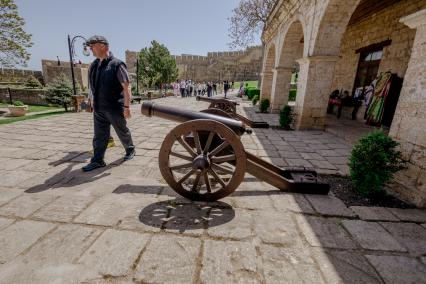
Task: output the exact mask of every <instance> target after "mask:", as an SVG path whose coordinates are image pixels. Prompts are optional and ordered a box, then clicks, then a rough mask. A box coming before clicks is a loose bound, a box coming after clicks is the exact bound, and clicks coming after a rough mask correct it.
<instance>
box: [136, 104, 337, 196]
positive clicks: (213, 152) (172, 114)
mask: <svg viewBox="0 0 426 284" xmlns="http://www.w3.org/2000/svg"><path fill="white" fill-rule="evenodd" d="M141 111H142V114H143V115H145V116H148V117H152V116H156V117H161V118H164V119H168V120H172V121H176V122H181V124H179V125H178V126H176V127H175V128H173V129H172V130H171V131H170V132H169V133H168V134H167V136H166V137H165V139H164V141H163V143H162V145H161V148H160V153H159V159H158V163H159V167H160V172H161V175H162V176H163V178H164V179H165V181H166V182H167V183H168V184H169V185H170V187H171V188H172V189H173V190H174V191H176V192H177V193H178V194H180V195H182V196H183V197H186V198H188V199H191V200H197V201H215V200H218V199H220V198H223V197H225V196H227V195H229V194H231V193H232V192H234V191H235V190H236V189H237V187H238V186H239V185H240V183H241V182H242V181H243V179H244V175H245V173H246V172H247V173H249V174H251V175H253V176H255V177H257V178H258V179H260V180H262V181H265V182H267V183H269V184H271V185H272V186H275V187H277V188H279V189H280V190H282V191H289V192H298V193H309V194H327V193H328V191H329V185H328V184H326V183H323V182H320V181H319V180H318V177H317V173H316V172H315V171H313V170H308V169H282V168H279V167H277V166H275V165H273V164H271V163H269V162H267V161H265V160H262V159H260V158H259V157H256V156H255V155H253V154H251V153H249V152H247V151H245V150H244V146H243V144H242V143H241V140H240V136H242V135H243V134H244V133H248V134H250V133H251V129H250V128H247V127H246V125H245V124H244V123H243V122H241V121H238V120H235V119H232V118H228V117H223V116H218V115H214V114H210V113H203V112H195V111H189V110H183V109H179V108H175V107H169V106H163V105H158V104H155V103H153V102H144V103H143V104H142V108H141Z"/></svg>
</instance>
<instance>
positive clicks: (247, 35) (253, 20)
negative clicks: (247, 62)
mask: <svg viewBox="0 0 426 284" xmlns="http://www.w3.org/2000/svg"><path fill="white" fill-rule="evenodd" d="M276 2H277V0H241V1H240V3H239V4H238V7H236V8H234V9H233V10H232V16H231V18H229V19H228V20H229V22H230V25H229V37H230V39H231V42H230V43H229V46H230V47H231V48H232V49H235V48H238V47H240V48H246V47H247V46H249V45H250V44H253V42H254V39H255V36H257V35H258V34H259V33H260V32H261V31H262V30H263V28H264V27H265V24H266V20H267V19H268V15H269V13H270V12H271V11H272V8H273V7H274V5H275V3H276Z"/></svg>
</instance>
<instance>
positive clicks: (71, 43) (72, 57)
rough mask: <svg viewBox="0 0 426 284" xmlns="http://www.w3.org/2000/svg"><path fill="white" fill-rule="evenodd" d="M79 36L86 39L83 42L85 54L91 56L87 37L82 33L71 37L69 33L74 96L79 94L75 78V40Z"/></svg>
mask: <svg viewBox="0 0 426 284" xmlns="http://www.w3.org/2000/svg"><path fill="white" fill-rule="evenodd" d="M77 38H81V39H82V40H84V43H83V55H85V56H89V55H90V52H89V50H88V49H87V46H86V41H87V40H86V38H84V37H83V36H80V35H76V36H74V37H73V38H72V39H71V37H70V36H69V35H68V51H69V53H70V65H71V77H72V88H73V94H74V96H76V95H77V89H76V87H75V78H74V54H75V50H74V43H75V40H76V39H77Z"/></svg>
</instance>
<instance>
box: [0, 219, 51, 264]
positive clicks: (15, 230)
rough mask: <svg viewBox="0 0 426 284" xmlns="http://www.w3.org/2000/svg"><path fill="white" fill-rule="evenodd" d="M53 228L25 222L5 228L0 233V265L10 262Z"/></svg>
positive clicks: (43, 224) (41, 223) (40, 223)
mask: <svg viewBox="0 0 426 284" xmlns="http://www.w3.org/2000/svg"><path fill="white" fill-rule="evenodd" d="M54 227H55V226H54V225H53V224H49V223H44V222H36V221H27V220H23V221H18V222H16V223H14V224H13V225H11V226H9V227H7V228H6V229H4V230H3V231H1V232H0V251H1V254H0V263H5V262H7V261H10V260H12V259H13V258H14V257H16V256H18V255H19V254H20V253H22V252H23V251H24V250H25V249H27V248H29V247H30V246H31V245H32V244H34V243H35V242H36V241H37V240H38V239H39V238H41V237H42V236H43V235H45V234H46V233H48V232H49V231H50V230H52V229H53V228H54Z"/></svg>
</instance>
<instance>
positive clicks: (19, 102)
mask: <svg viewBox="0 0 426 284" xmlns="http://www.w3.org/2000/svg"><path fill="white" fill-rule="evenodd" d="M13 105H14V106H24V105H25V104H24V103H23V102H21V101H14V102H13Z"/></svg>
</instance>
